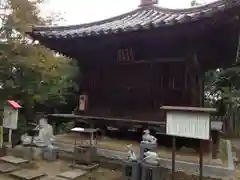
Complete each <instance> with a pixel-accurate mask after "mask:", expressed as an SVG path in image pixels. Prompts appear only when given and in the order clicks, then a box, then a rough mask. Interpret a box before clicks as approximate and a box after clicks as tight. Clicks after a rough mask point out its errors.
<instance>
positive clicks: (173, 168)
mask: <svg viewBox="0 0 240 180" xmlns="http://www.w3.org/2000/svg"><path fill="white" fill-rule="evenodd" d="M175 159H176V137H175V136H172V180H175V161H176V160H175Z"/></svg>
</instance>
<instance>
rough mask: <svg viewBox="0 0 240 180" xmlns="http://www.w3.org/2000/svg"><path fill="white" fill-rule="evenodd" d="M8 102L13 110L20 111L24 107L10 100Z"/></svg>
mask: <svg viewBox="0 0 240 180" xmlns="http://www.w3.org/2000/svg"><path fill="white" fill-rule="evenodd" d="M7 102H8V104H9V105H10V106H12V108H14V109H19V108H21V107H22V106H20V105H19V104H18V103H17V102H16V101H13V100H8V101H7Z"/></svg>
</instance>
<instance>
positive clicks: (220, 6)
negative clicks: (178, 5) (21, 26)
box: [30, 0, 240, 38]
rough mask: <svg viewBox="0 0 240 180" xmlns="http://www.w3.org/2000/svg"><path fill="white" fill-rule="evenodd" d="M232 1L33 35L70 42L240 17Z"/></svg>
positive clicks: (143, 11)
mask: <svg viewBox="0 0 240 180" xmlns="http://www.w3.org/2000/svg"><path fill="white" fill-rule="evenodd" d="M228 1H230V0H228ZM228 1H227V0H218V1H216V2H213V3H210V4H207V5H204V6H200V7H195V8H190V9H180V10H179V9H176V10H171V9H166V8H160V7H156V6H151V7H140V8H138V9H136V10H134V11H131V12H128V13H126V14H123V15H120V16H116V17H113V18H109V19H106V20H103V21H98V22H93V23H89V24H82V25H75V26H65V27H34V29H33V31H32V32H31V33H30V35H34V36H47V37H48V38H69V37H81V36H96V35H101V34H110V33H118V32H126V31H135V30H138V29H142V28H144V29H148V28H158V27H161V26H163V25H164V26H165V25H173V24H175V23H184V22H188V21H192V20H198V19H200V18H202V17H209V16H212V15H213V14H214V13H217V12H221V11H224V10H225V9H227V8H232V7H238V8H239V14H238V15H240V0H232V2H231V6H229V3H228Z"/></svg>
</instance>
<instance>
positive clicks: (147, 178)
mask: <svg viewBox="0 0 240 180" xmlns="http://www.w3.org/2000/svg"><path fill="white" fill-rule="evenodd" d="M141 172H142V173H141V180H161V168H160V166H158V165H151V164H147V163H141Z"/></svg>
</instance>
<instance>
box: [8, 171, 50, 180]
mask: <svg viewBox="0 0 240 180" xmlns="http://www.w3.org/2000/svg"><path fill="white" fill-rule="evenodd" d="M10 175H11V176H13V177H15V178H18V179H22V180H34V179H40V178H42V177H44V176H45V175H46V174H45V173H43V172H39V171H36V170H27V169H23V170H19V171H15V172H13V173H11V174H10Z"/></svg>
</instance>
